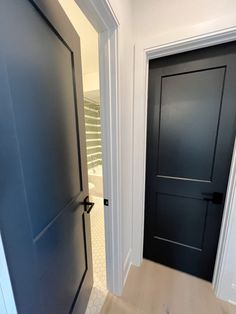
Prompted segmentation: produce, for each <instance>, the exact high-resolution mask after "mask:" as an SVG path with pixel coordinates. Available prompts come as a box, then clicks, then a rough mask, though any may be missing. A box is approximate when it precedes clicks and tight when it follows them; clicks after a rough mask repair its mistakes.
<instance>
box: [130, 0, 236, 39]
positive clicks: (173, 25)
mask: <svg viewBox="0 0 236 314" xmlns="http://www.w3.org/2000/svg"><path fill="white" fill-rule="evenodd" d="M132 4H133V12H134V13H133V14H134V36H135V39H136V41H137V40H144V39H148V38H152V37H158V38H159V37H160V39H161V40H162V41H163V43H164V42H167V41H169V40H176V39H179V38H185V37H189V36H195V35H197V34H202V33H208V32H212V31H216V30H219V29H224V28H228V27H232V26H234V25H236V20H235V16H236V15H235V12H236V1H235V0H195V1H189V0H145V1H143V0H132Z"/></svg>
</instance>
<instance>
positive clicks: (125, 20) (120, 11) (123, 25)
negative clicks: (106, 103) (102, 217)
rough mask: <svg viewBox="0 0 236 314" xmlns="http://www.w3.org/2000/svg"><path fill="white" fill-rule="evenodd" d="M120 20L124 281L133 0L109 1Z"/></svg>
mask: <svg viewBox="0 0 236 314" xmlns="http://www.w3.org/2000/svg"><path fill="white" fill-rule="evenodd" d="M109 2H110V4H111V6H112V9H113V11H114V12H115V14H116V16H117V18H118V20H119V24H120V25H119V33H118V37H119V38H118V40H119V42H118V46H119V47H118V48H119V61H118V62H119V98H120V107H121V117H120V118H121V119H120V130H121V165H122V174H121V177H122V182H121V187H122V241H123V252H122V257H123V270H124V271H123V280H125V278H126V275H127V272H128V270H129V266H130V262H131V246H132V128H133V124H132V114H133V111H132V106H133V33H132V8H131V1H130V0H125V1H121V0H110V1H109Z"/></svg>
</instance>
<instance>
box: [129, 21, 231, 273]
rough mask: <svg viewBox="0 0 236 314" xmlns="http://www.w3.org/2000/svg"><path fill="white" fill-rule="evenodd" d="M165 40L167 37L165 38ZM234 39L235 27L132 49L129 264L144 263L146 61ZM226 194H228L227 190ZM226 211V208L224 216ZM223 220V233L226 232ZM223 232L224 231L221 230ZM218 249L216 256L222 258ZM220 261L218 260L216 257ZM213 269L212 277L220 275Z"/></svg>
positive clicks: (148, 41)
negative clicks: (131, 189)
mask: <svg viewBox="0 0 236 314" xmlns="http://www.w3.org/2000/svg"><path fill="white" fill-rule="evenodd" d="M167 37H168V36H167ZM233 40H236V28H235V27H234V28H228V29H224V30H220V31H217V32H212V33H207V34H203V35H200V36H195V37H189V38H185V39H183V40H178V41H173V42H169V43H166V44H163V45H157V43H158V42H160V38H157V39H151V40H145V41H141V42H138V43H137V44H136V46H135V87H134V133H133V148H134V149H133V212H134V213H135V215H133V255H132V262H133V263H134V264H135V265H137V266H139V265H140V264H141V263H142V260H143V233H144V202H145V169H146V124H147V87H148V62H149V60H150V59H154V58H160V57H163V56H168V55H173V54H177V53H181V52H185V51H190V50H195V49H199V48H203V47H208V46H214V45H217V44H221V43H225V42H230V41H233ZM228 193H229V191H228ZM228 210H229V208H227V207H226V208H225V215H226V214H227V211H228ZM224 223H225V222H224V221H223V224H222V230H224V229H225V225H224ZM222 232H224V231H222ZM221 249H222V248H221V246H219V250H218V256H220V255H221V253H222V252H221ZM218 258H219V257H218ZM217 272H218V267H216V268H215V278H217V276H218V275H219V274H217Z"/></svg>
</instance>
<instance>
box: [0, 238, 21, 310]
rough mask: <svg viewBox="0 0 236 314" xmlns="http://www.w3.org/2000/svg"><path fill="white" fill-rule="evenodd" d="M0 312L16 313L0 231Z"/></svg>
mask: <svg viewBox="0 0 236 314" xmlns="http://www.w3.org/2000/svg"><path fill="white" fill-rule="evenodd" d="M3 309H5V312H2V310H3ZM0 313H1V314H4V313H6V314H8V313H9V314H17V311H16V305H15V300H14V296H13V291H12V286H11V280H10V276H9V271H8V267H7V261H6V257H5V252H4V247H3V243H2V237H1V233H0Z"/></svg>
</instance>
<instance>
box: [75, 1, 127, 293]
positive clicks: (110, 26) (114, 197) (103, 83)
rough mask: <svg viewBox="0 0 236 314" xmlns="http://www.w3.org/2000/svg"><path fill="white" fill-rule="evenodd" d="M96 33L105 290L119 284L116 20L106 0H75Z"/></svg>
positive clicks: (118, 288) (117, 290)
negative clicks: (97, 38)
mask: <svg viewBox="0 0 236 314" xmlns="http://www.w3.org/2000/svg"><path fill="white" fill-rule="evenodd" d="M76 2H77V4H78V5H79V7H80V9H81V10H82V11H83V12H84V14H85V15H86V17H87V18H88V20H89V21H90V22H91V23H92V25H93V26H94V28H95V29H96V31H97V32H98V33H99V70H100V71H99V73H100V98H101V105H100V110H101V127H102V156H103V157H102V158H103V180H104V182H103V190H104V198H107V199H109V207H106V208H105V242H106V261H107V263H106V265H107V285H108V290H109V291H110V292H111V293H114V294H118V295H119V294H121V291H122V288H123V280H122V279H123V278H122V277H123V276H122V274H123V269H122V255H121V252H122V247H121V245H122V242H121V234H122V232H121V208H120V203H121V188H120V177H121V174H120V171H121V170H120V169H121V166H120V160H121V158H120V150H119V148H120V125H119V124H120V118H119V117H120V108H119V99H118V74H119V73H118V30H117V27H118V20H117V17H116V16H115V14H114V12H113V11H112V8H111V6H110V4H109V2H108V1H106V0H100V1H97V0H76Z"/></svg>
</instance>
